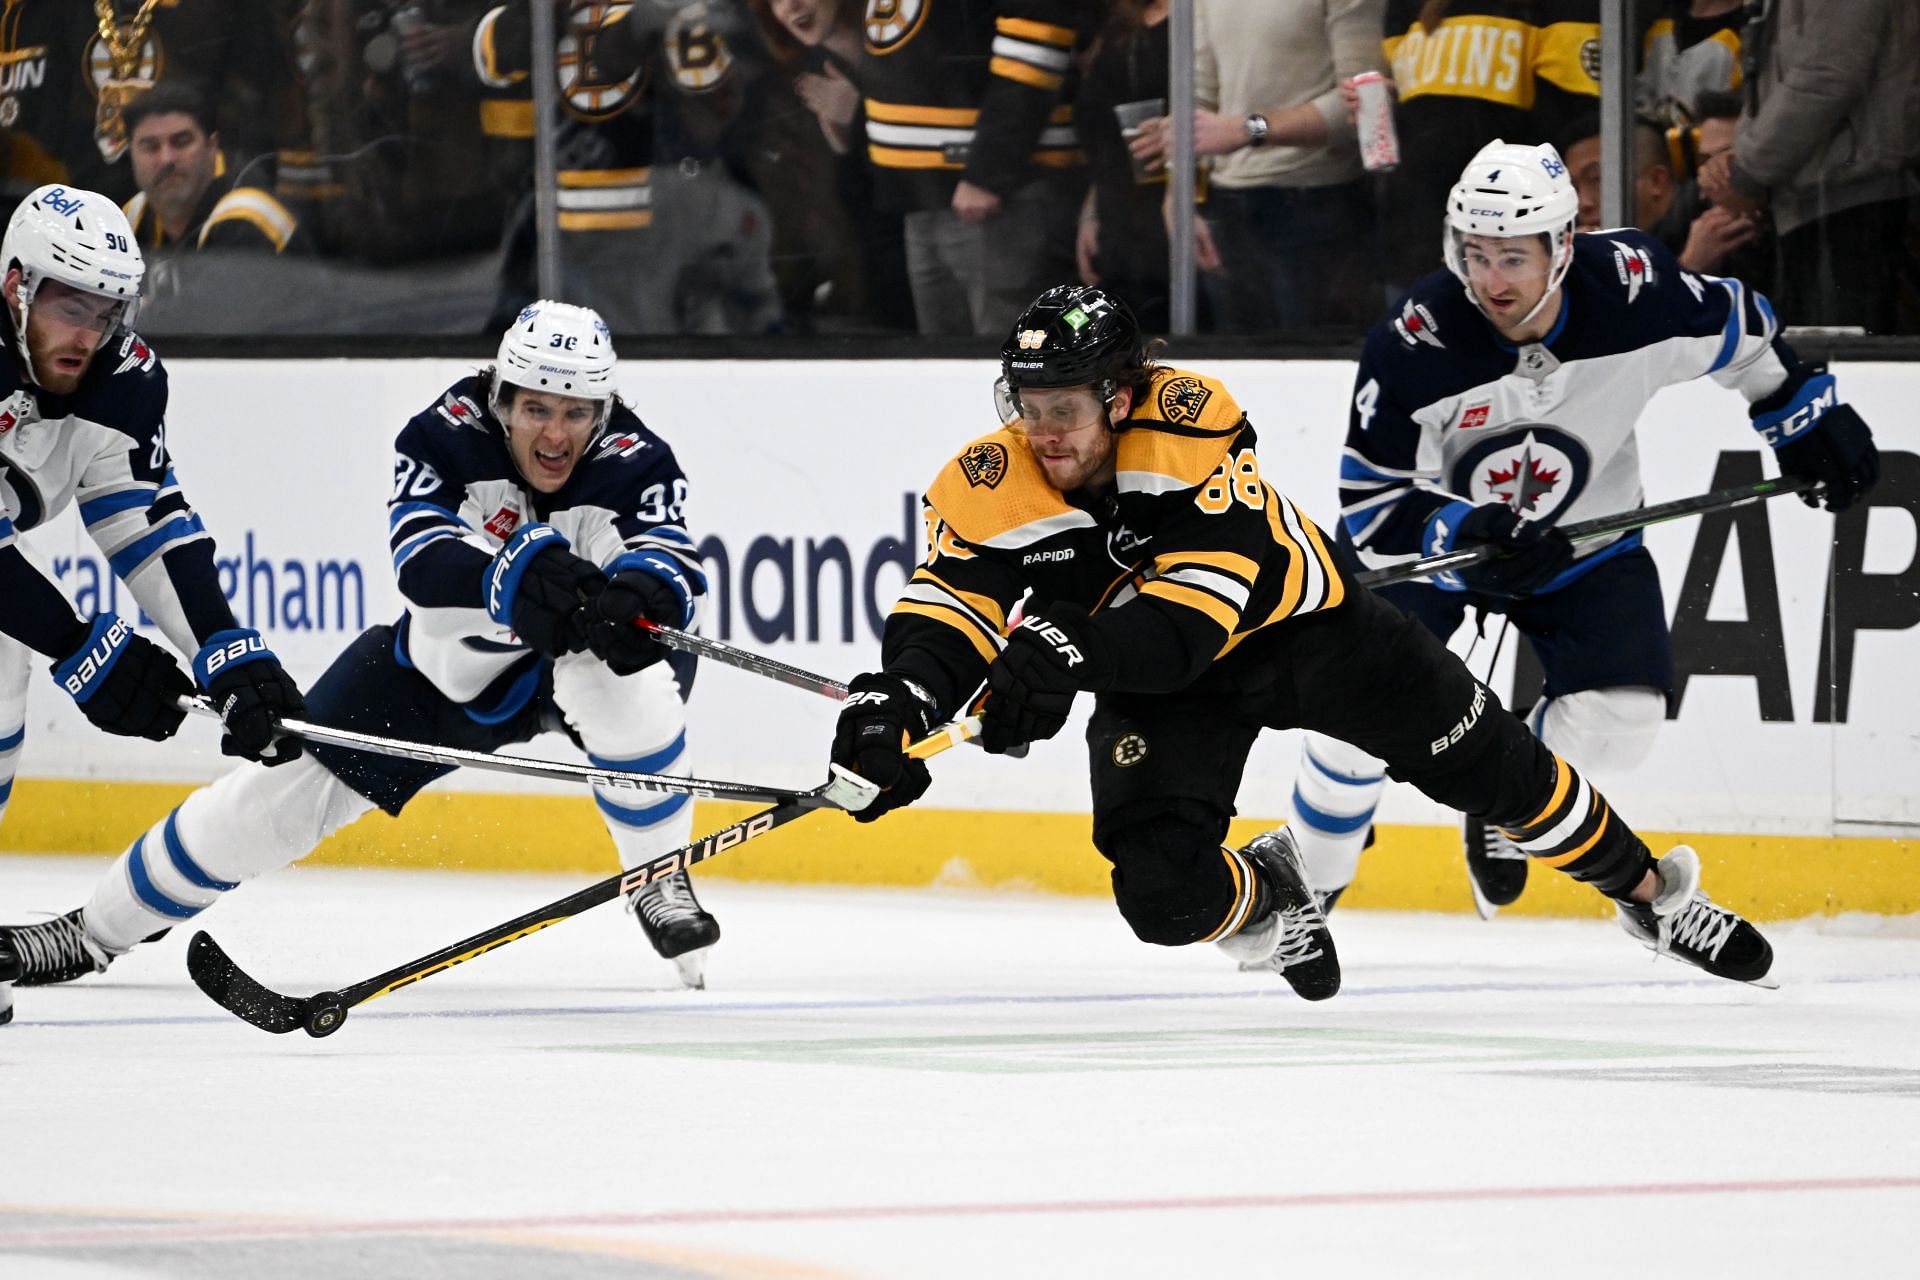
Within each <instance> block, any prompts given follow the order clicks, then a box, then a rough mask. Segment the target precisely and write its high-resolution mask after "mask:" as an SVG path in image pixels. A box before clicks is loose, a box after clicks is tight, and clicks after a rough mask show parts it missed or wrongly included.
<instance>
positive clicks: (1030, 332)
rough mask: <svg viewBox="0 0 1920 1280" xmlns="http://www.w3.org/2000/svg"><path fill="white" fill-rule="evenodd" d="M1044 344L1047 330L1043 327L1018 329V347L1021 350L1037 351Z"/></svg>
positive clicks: (1045, 343)
mask: <svg viewBox="0 0 1920 1280" xmlns="http://www.w3.org/2000/svg"><path fill="white" fill-rule="evenodd" d="M1046 345H1047V331H1046V330H1045V329H1022V330H1021V331H1020V349H1021V350H1023V351H1038V350H1039V349H1040V348H1041V347H1044V346H1046Z"/></svg>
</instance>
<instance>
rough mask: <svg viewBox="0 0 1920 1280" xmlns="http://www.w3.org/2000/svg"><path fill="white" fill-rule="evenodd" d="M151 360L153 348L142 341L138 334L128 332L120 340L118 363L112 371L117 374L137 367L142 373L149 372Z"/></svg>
mask: <svg viewBox="0 0 1920 1280" xmlns="http://www.w3.org/2000/svg"><path fill="white" fill-rule="evenodd" d="M153 362H154V354H153V348H152V347H150V346H148V345H147V344H146V343H145V342H144V341H142V340H141V337H140V335H139V334H137V333H129V334H127V336H126V337H125V338H122V339H121V340H120V363H119V364H117V365H115V366H114V370H113V371H114V372H115V373H116V374H118V373H125V372H126V371H127V370H129V369H133V368H138V369H139V370H140V372H142V373H151V372H152V371H153Z"/></svg>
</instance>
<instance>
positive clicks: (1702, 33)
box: [1634, 0, 1746, 125]
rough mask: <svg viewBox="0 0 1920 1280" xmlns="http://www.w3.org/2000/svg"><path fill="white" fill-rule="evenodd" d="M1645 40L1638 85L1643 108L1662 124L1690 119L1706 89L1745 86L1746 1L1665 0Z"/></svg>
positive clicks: (1639, 103) (1640, 108)
mask: <svg viewBox="0 0 1920 1280" xmlns="http://www.w3.org/2000/svg"><path fill="white" fill-rule="evenodd" d="M1660 8H1661V10H1662V13H1661V15H1660V17H1658V18H1656V19H1654V21H1653V25H1651V26H1650V27H1648V28H1647V34H1646V38H1645V39H1644V40H1643V41H1642V42H1641V45H1640V59H1641V61H1640V75H1639V78H1638V79H1637V80H1636V81H1635V85H1634V104H1635V108H1636V109H1637V110H1638V111H1639V113H1640V114H1641V115H1643V116H1645V117H1647V118H1648V119H1649V120H1653V121H1657V122H1659V123H1660V124H1662V125H1667V124H1691V123H1693V121H1694V119H1695V117H1694V115H1693V108H1694V104H1695V103H1697V102H1698V101H1699V100H1700V95H1701V94H1703V93H1729V92H1732V91H1734V90H1736V89H1738V88H1739V87H1740V84H1741V74H1740V26H1741V24H1742V23H1743V22H1745V21H1746V14H1745V11H1744V9H1745V6H1744V4H1743V2H1742V0H1664V3H1663V4H1662V5H1661V6H1660Z"/></svg>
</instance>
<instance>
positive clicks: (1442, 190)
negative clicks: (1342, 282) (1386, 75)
mask: <svg viewBox="0 0 1920 1280" xmlns="http://www.w3.org/2000/svg"><path fill="white" fill-rule="evenodd" d="M1381 48H1382V49H1383V51H1384V52H1385V53H1386V57H1387V65H1388V67H1389V69H1390V72H1391V74H1392V76H1393V83H1394V90H1395V94H1396V96H1397V97H1398V102H1397V104H1396V105H1395V108H1394V113H1395V119H1396V122H1397V124H1398V126H1399V131H1400V165H1399V167H1398V168H1396V169H1395V170H1394V171H1393V172H1392V174H1390V175H1389V176H1388V195H1389V198H1388V200H1387V201H1386V202H1385V204H1384V205H1383V206H1382V209H1383V217H1384V220H1385V230H1386V236H1385V250H1386V255H1387V265H1386V275H1387V281H1388V283H1389V284H1390V285H1392V286H1394V287H1396V288H1405V287H1407V286H1408V285H1410V284H1412V283H1413V282H1414V281H1415V280H1417V279H1418V278H1420V277H1421V276H1423V275H1425V274H1426V273H1427V271H1428V270H1429V269H1430V268H1431V267H1432V264H1433V245H1434V241H1435V239H1436V238H1437V236H1438V234H1439V230H1440V229H1439V227H1438V226H1437V225H1436V219H1435V218H1434V216H1433V210H1434V209H1436V208H1438V207H1439V205H1440V203H1441V201H1442V200H1443V199H1444V198H1445V196H1446V193H1447V191H1448V190H1449V189H1451V188H1452V186H1453V182H1454V179H1455V178H1457V177H1458V176H1459V174H1460V170H1461V168H1462V167H1463V166H1464V165H1465V164H1466V163H1467V161H1468V160H1470V159H1472V158H1473V153H1474V152H1475V151H1477V150H1479V148H1480V147H1481V145H1482V144H1483V143H1485V142H1486V141H1487V139H1489V138H1557V137H1559V136H1560V135H1561V133H1562V131H1563V130H1564V129H1566V128H1567V127H1568V126H1569V125H1570V124H1571V123H1572V122H1573V121H1574V120H1575V119H1576V118H1578V117H1579V116H1581V115H1582V114H1583V113H1585V112H1590V111H1592V110H1593V109H1594V104H1595V103H1596V102H1597V101H1598V100H1599V96H1600V5H1599V3H1598V0H1387V16H1386V39H1385V40H1384V41H1383V42H1382V44H1381Z"/></svg>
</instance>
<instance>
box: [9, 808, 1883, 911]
mask: <svg viewBox="0 0 1920 1280" xmlns="http://www.w3.org/2000/svg"><path fill="white" fill-rule="evenodd" d="M191 790H192V788H191V787H186V786H176V785H169V784H162V783H139V782H69V781H57V780H49V779H22V780H21V781H20V782H19V783H18V784H17V785H16V786H15V788H14V795H13V803H12V805H11V806H10V808H9V810H8V812H7V820H6V822H5V824H4V825H0V851H6V852H12V853H27V852H32V853H84V854H95V855H98V854H102V853H117V852H119V851H121V850H123V849H125V848H126V847H127V846H128V845H129V844H131V843H132V842H133V840H134V839H135V837H137V836H138V835H139V834H140V833H141V832H142V831H144V830H146V829H147V827H149V826H151V825H152V824H153V823H154V822H156V821H158V820H159V819H160V818H162V817H164V816H165V815H166V813H167V811H168V810H169V809H171V808H172V807H173V806H174V805H176V804H178V803H180V801H181V800H183V799H185V798H186V796H187V794H188V793H189V792H190V791H191ZM755 808H756V806H753V805H747V804H739V803H729V802H724V801H707V800H703V801H699V802H698V803H697V805H696V808H695V816H694V829H695V831H696V832H702V831H711V830H714V829H715V828H717V827H720V826H723V825H725V824H726V823H728V822H732V821H736V820H738V819H740V818H742V817H745V816H746V815H747V814H749V813H751V812H753V811H754V809H755ZM1272 825H1273V823H1272V822H1271V821H1268V820H1263V819H1255V818H1242V819H1240V820H1238V821H1236V822H1235V823H1234V824H1233V829H1232V832H1231V834H1230V836H1229V840H1230V841H1231V843H1233V844H1234V845H1235V846H1239V845H1242V844H1244V843H1246V841H1247V840H1249V839H1251V838H1252V837H1253V836H1254V835H1255V834H1256V833H1258V832H1259V831H1262V830H1264V829H1266V828H1268V827H1270V826H1272ZM1641 834H1642V835H1643V836H1644V837H1645V838H1646V839H1647V842H1648V844H1649V845H1651V846H1652V848H1653V849H1654V850H1655V851H1656V852H1662V851H1664V850H1666V849H1667V848H1669V847H1671V846H1672V845H1674V844H1677V843H1680V842H1681V841H1683V840H1684V841H1685V842H1686V843H1688V844H1691V845H1692V846H1693V847H1694V848H1695V849H1696V850H1698V851H1699V853H1700V858H1701V861H1702V863H1703V864H1704V866H1705V869H1706V870H1705V883H1706V887H1707V888H1708V890H1709V891H1710V892H1711V893H1712V894H1713V896H1714V898H1715V900H1716V901H1719V902H1723V903H1726V904H1727V905H1729V906H1731V907H1734V908H1736V909H1737V910H1739V911H1741V912H1742V913H1743V914H1745V915H1747V916H1749V917H1751V918H1753V919H1756V920H1786V919H1796V918H1798V917H1801V916H1809V915H1832V914H1836V913H1838V912H1842V911H1870V912H1879V913H1882V914H1887V915H1907V914H1911V913H1914V912H1920V841H1916V840H1901V839H1893V838H1874V837H1860V838H1854V837H1846V838H1838V837H1825V836H1742V835H1699V834H1692V835H1687V836H1678V835H1662V834H1659V833H1655V832H1642V833H1641ZM308 861H310V862H316V863H329V864H333V865H350V866H379V867H411V868H419V869H438V870H466V871H556V872H566V873H570V874H579V875H583V876H600V875H609V874H611V873H612V872H613V871H614V870H615V869H616V868H615V865H614V855H613V846H612V845H611V843H610V842H609V841H608V839H607V834H606V829H605V828H604V827H603V826H602V825H601V822H600V815H599V811H598V810H596V809H595V808H594V806H593V802H592V801H591V800H589V799H587V798H586V797H585V796H584V795H582V796H578V797H575V796H557V795H494V794H486V793H478V792H467V793H442V792H428V793H427V794H425V795H422V796H419V797H417V798H416V799H415V800H414V802H413V803H412V804H411V805H409V806H408V807H407V811H406V813H404V814H403V815H401V816H400V817H399V818H389V817H387V816H386V815H385V814H380V813H375V814H370V815H368V816H367V817H365V818H362V819H361V820H360V821H359V822H356V823H354V824H353V825H352V826H350V827H348V828H346V829H345V830H344V831H341V832H339V833H338V834H337V835H335V836H334V837H333V838H332V839H331V840H328V841H327V842H326V843H325V844H324V845H322V846H321V847H320V849H319V850H318V851H317V852H316V853H315V854H313V856H312V857H311V858H309V859H308ZM1107 873H1108V866H1107V863H1106V861H1105V860H1104V859H1102V858H1101V857H1100V855H1099V854H1098V853H1096V852H1095V851H1094V848H1093V843H1092V823H1091V821H1090V820H1089V819H1088V817H1087V816H1086V815H1085V814H1075V813H1000V812H980V811H974V810H964V809H918V808H916V809H904V810H901V811H900V812H899V813H893V814H889V815H887V816H886V817H885V818H883V819H881V820H880V821H879V822H877V823H873V824H870V825H864V826H863V825H861V824H859V823H856V822H854V821H853V820H852V819H851V818H849V817H847V816H846V815H844V814H839V813H821V814H818V815H814V816H810V817H807V818H804V819H802V820H801V821H799V822H795V823H792V824H790V825H788V826H786V827H783V828H781V829H780V830H779V831H776V832H773V833H771V834H769V835H766V836H764V837H762V838H760V839H758V840H755V841H753V842H752V843H750V844H745V845H742V846H740V847H739V848H738V849H734V850H731V851H729V852H728V854H727V856H726V857H724V858H716V859H714V860H713V861H712V862H709V863H706V864H704V865H702V867H701V869H700V874H701V875H703V876H713V877H716V878H724V879H733V880H763V881H777V882H786V883H793V884H876V885H901V886H909V887H911V886H925V885H943V886H963V887H969V888H1004V889H1017V890H1027V891H1037V892H1044V893H1066V894H1080V895H1091V896H1098V897H1104V896H1106V895H1107V894H1108V893H1109V891H1110V890H1109V887H1108V881H1107ZM1353 907H1359V908H1366V907H1373V908H1379V909H1385V910H1395V911H1450V912H1460V911H1471V910H1472V909H1473V903H1472V899H1471V897H1470V896H1469V894H1468V891H1467V872H1466V865H1465V863H1464V862H1463V861H1462V859H1461V855H1460V835H1459V832H1458V831H1457V830H1456V829H1454V828H1450V827H1402V826H1383V827H1381V828H1380V839H1379V843H1378V844H1377V845H1376V846H1375V847H1374V848H1373V849H1372V850H1370V851H1369V852H1368V854H1367V856H1366V858H1365V859H1363V860H1362V863H1361V868H1360V878H1359V879H1358V880H1356V881H1355V882H1354V885H1353V888H1352V889H1351V890H1349V891H1348V893H1347V895H1346V896H1345V897H1344V898H1342V899H1341V900H1340V909H1341V910H1342V911H1343V912H1344V911H1346V910H1348V909H1349V908H1353ZM1612 913H1613V908H1612V906H1611V905H1610V904H1609V903H1608V902H1606V901H1605V900H1604V899H1602V898H1601V897H1600V896H1599V895H1598V894H1597V893H1595V892H1594V891H1593V890H1591V889H1588V888H1587V887H1586V886H1584V885H1581V884H1577V883H1575V882H1574V881H1573V880H1570V879H1569V878H1567V877H1566V876H1564V875H1561V874H1559V873H1557V872H1553V871H1549V870H1546V869H1544V868H1539V867H1536V868H1534V869H1533V874H1532V875H1531V876H1530V877H1529V878H1528V881H1527V891H1526V894H1525V895H1524V896H1523V897H1522V898H1521V899H1520V901H1519V902H1517V903H1515V904H1514V905H1513V906H1511V907H1508V908H1506V909H1505V911H1504V912H1503V914H1514V915H1533V916H1593V917H1607V916H1611V915H1612Z"/></svg>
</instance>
